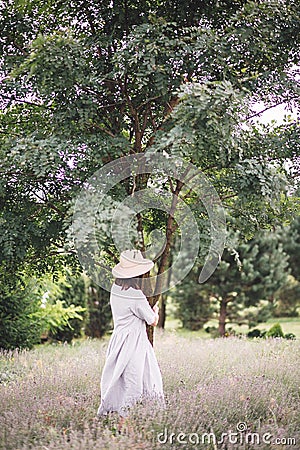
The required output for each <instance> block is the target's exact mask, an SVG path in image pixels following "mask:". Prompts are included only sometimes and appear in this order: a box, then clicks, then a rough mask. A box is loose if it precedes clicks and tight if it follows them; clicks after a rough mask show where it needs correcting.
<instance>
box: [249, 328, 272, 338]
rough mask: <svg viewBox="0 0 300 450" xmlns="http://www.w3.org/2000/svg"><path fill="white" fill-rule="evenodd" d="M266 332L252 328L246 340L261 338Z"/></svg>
mask: <svg viewBox="0 0 300 450" xmlns="http://www.w3.org/2000/svg"><path fill="white" fill-rule="evenodd" d="M266 333H267V332H266V331H262V330H259V329H258V328H254V329H253V330H251V331H249V332H248V333H247V337H248V338H262V337H265V336H266Z"/></svg>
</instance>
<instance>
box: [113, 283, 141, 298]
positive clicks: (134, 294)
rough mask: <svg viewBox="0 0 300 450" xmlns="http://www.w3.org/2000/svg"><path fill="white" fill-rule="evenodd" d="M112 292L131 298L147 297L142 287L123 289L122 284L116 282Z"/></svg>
mask: <svg viewBox="0 0 300 450" xmlns="http://www.w3.org/2000/svg"><path fill="white" fill-rule="evenodd" d="M111 293H112V294H115V295H118V296H119V297H126V298H131V299H144V298H146V296H145V294H144V293H143V291H141V290H140V289H134V288H132V287H130V288H128V289H127V290H125V289H122V288H121V286H118V285H117V284H115V283H114V284H113V285H112V289H111Z"/></svg>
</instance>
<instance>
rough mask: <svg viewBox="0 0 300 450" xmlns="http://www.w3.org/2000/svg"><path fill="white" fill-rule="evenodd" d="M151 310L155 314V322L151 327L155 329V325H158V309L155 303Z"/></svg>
mask: <svg viewBox="0 0 300 450" xmlns="http://www.w3.org/2000/svg"><path fill="white" fill-rule="evenodd" d="M152 309H153V311H154V312H155V320H154V322H153V323H152V324H151V325H152V326H153V327H156V325H157V324H158V320H159V307H158V305H157V303H156V304H155V305H154V306H153V308H152Z"/></svg>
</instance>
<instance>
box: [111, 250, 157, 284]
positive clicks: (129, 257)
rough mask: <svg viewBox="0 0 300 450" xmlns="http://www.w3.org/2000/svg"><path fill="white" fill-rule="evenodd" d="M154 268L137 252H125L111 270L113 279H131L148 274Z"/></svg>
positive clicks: (148, 260)
mask: <svg viewBox="0 0 300 450" xmlns="http://www.w3.org/2000/svg"><path fill="white" fill-rule="evenodd" d="M153 266H154V263H153V262H152V261H151V260H150V259H146V258H144V257H143V255H142V253H141V252H140V251H139V250H125V251H124V252H122V253H121V256H120V262H119V263H118V264H117V265H116V266H115V267H114V268H113V269H112V274H113V276H114V277H115V278H133V277H137V276H138V275H142V274H143V273H146V272H149V270H150V269H152V267H153Z"/></svg>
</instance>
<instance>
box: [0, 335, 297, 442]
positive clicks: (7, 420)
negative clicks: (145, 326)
mask: <svg viewBox="0 0 300 450" xmlns="http://www.w3.org/2000/svg"><path fill="white" fill-rule="evenodd" d="M287 331H288V330H287ZM107 342H108V339H103V340H85V341H80V342H79V341H78V342H75V343H74V344H73V345H45V346H39V347H37V348H36V349H35V350H32V351H23V352H17V351H15V352H11V353H6V354H1V361H0V381H1V383H0V405H1V408H0V425H1V426H0V449H1V450H2V449H3V450H25V449H39V450H48V449H49V450H50V449H51V450H52V449H55V450H63V449H64V450H65V449H74V450H79V449H80V450H95V449H99V450H100V449H101V450H105V449H107V450H114V449H115V450H117V449H118V450H119V449H120V450H122V449H124V450H129V449H149V450H152V449H166V450H167V449H173V448H176V449H177V448H178V449H194V448H203V449H206V450H209V449H212V450H215V449H227V450H230V449H240V450H242V449H260V450H263V449H268V448H270V449H275V450H279V449H289V448H293V449H297V448H300V414H299V381H300V365H299V356H300V343H299V342H300V341H299V340H298V339H297V340H293V341H289V340H284V339H266V340H253V341H250V340H247V339H245V338H240V339H239V338H236V337H230V338H226V339H214V340H213V339H210V338H207V339H202V338H199V337H197V336H187V337H184V336H182V335H180V333H178V332H175V331H166V332H164V333H162V332H159V331H157V332H156V335H155V351H156V354H157V358H158V360H159V364H160V367H161V371H162V375H163V380H164V389H165V395H166V407H165V408H163V407H161V405H157V404H154V403H144V404H142V405H141V404H140V405H137V406H136V407H135V408H133V409H132V411H131V414H130V417H129V420H128V429H127V432H124V433H123V434H118V433H117V432H116V425H117V418H116V417H115V416H114V415H112V416H111V417H105V418H102V419H100V420H98V419H96V418H95V414H96V411H97V408H98V405H99V400H100V392H99V383H100V375H101V370H102V367H103V365H104V361H105V352H106V347H107Z"/></svg>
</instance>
